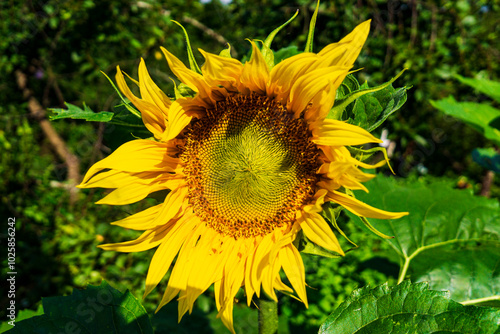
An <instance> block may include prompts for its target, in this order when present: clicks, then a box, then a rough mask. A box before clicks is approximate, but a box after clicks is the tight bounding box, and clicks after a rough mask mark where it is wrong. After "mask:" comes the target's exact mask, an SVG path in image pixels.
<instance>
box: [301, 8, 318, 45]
mask: <svg viewBox="0 0 500 334" xmlns="http://www.w3.org/2000/svg"><path fill="white" fill-rule="evenodd" d="M318 11H319V0H318V3H317V4H316V9H315V10H314V13H313V16H312V18H311V22H310V23H309V32H308V33H307V42H306V48H305V49H304V52H313V39H314V28H315V27H316V19H317V18H318Z"/></svg>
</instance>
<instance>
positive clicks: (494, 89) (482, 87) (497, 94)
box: [455, 74, 500, 103]
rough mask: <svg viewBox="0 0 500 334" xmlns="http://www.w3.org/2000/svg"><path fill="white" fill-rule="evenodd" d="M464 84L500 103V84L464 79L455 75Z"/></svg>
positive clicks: (482, 79)
mask: <svg viewBox="0 0 500 334" xmlns="http://www.w3.org/2000/svg"><path fill="white" fill-rule="evenodd" d="M455 78H457V79H458V81H460V82H461V83H463V84H466V85H468V86H469V87H472V88H474V89H475V90H477V91H479V92H481V93H483V94H486V95H488V96H489V97H491V98H492V99H493V100H495V101H496V102H498V103H500V82H497V81H492V80H488V79H485V78H480V79H479V78H464V77H463V76H461V75H458V74H457V75H455Z"/></svg>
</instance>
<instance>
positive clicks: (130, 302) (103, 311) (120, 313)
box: [8, 281, 153, 334]
mask: <svg viewBox="0 0 500 334" xmlns="http://www.w3.org/2000/svg"><path fill="white" fill-rule="evenodd" d="M42 303H43V309H44V314H43V315H40V316H35V317H32V318H30V319H27V320H24V321H20V322H18V323H16V327H14V328H13V329H12V330H10V331H9V332H8V333H9V334H15V333H22V334H31V333H67V332H71V333H89V334H90V333H92V334H100V333H102V334H110V333H117V334H118V333H130V334H133V333H141V334H147V333H153V329H152V327H151V324H150V322H149V317H148V315H147V313H146V310H145V309H144V307H143V306H142V305H141V304H140V302H139V301H138V300H137V299H136V298H135V297H134V296H132V294H131V293H130V292H128V291H126V292H125V293H121V292H120V291H118V290H116V289H114V288H112V287H111V286H110V285H109V284H108V283H106V282H105V281H103V282H102V283H101V285H100V286H92V285H89V286H88V287H87V288H86V289H85V290H74V291H73V294H72V295H71V296H66V297H49V298H43V299H42Z"/></svg>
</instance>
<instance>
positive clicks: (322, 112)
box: [304, 82, 339, 124]
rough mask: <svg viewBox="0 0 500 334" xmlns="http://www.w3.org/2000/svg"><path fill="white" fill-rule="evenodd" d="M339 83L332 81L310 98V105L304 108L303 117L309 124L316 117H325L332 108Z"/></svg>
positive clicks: (315, 119)
mask: <svg viewBox="0 0 500 334" xmlns="http://www.w3.org/2000/svg"><path fill="white" fill-rule="evenodd" d="M338 87H339V85H337V83H336V82H332V83H330V84H329V85H327V86H326V87H325V88H324V89H322V90H321V91H319V92H318V93H317V94H316V96H314V97H313V99H312V100H311V106H310V107H309V108H308V109H307V110H306V112H305V114H304V119H305V120H306V121H307V123H308V124H311V123H313V122H315V121H317V120H318V119H321V120H323V119H325V117H326V116H327V115H328V113H329V112H330V109H331V108H332V106H333V104H334V102H335V97H336V94H337V89H338Z"/></svg>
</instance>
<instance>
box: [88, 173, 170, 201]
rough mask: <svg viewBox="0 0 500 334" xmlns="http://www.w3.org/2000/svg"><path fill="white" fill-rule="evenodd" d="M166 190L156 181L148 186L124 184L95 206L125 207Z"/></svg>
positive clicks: (161, 183) (158, 180)
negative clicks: (156, 192)
mask: <svg viewBox="0 0 500 334" xmlns="http://www.w3.org/2000/svg"><path fill="white" fill-rule="evenodd" d="M164 189H168V187H167V186H166V185H165V184H164V183H163V182H161V180H160V179H157V180H155V181H153V182H151V183H150V184H140V183H131V184H126V185H124V186H122V187H120V188H118V189H115V190H113V191H112V192H110V193H109V194H108V195H106V196H105V197H104V198H103V199H101V200H99V201H97V202H96V204H108V205H125V204H131V203H135V202H137V201H140V200H141V199H144V198H145V197H146V196H147V195H149V194H151V193H153V192H155V191H159V190H164Z"/></svg>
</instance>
